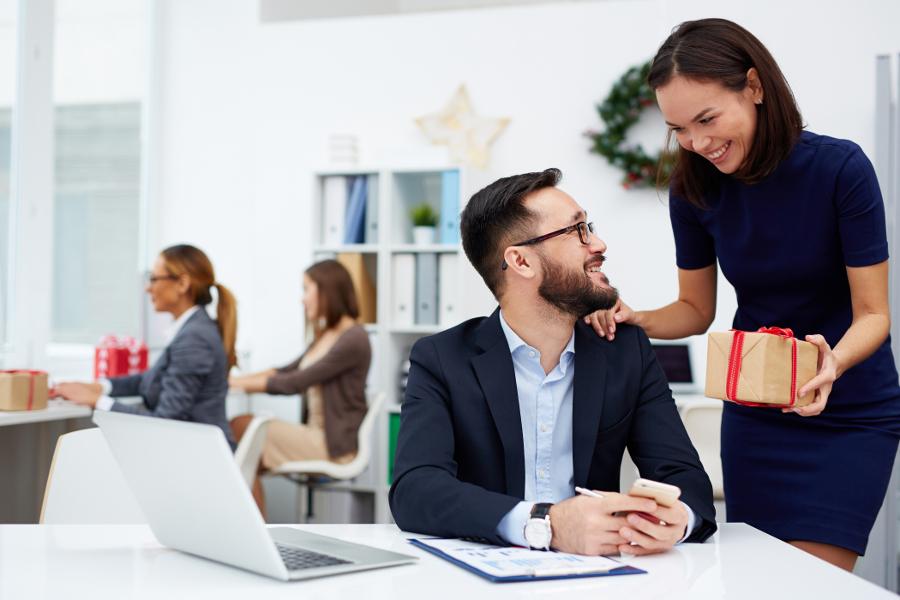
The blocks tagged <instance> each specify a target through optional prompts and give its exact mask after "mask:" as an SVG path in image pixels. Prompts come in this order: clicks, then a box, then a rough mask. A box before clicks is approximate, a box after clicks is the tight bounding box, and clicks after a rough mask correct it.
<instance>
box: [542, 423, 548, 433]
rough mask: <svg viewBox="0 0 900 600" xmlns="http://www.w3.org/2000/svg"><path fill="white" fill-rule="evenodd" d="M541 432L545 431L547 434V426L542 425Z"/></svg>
mask: <svg viewBox="0 0 900 600" xmlns="http://www.w3.org/2000/svg"><path fill="white" fill-rule="evenodd" d="M541 431H543V432H545V433H546V431H547V425H545V424H543V423H542V424H541Z"/></svg>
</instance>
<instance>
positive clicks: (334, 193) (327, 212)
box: [322, 175, 347, 246]
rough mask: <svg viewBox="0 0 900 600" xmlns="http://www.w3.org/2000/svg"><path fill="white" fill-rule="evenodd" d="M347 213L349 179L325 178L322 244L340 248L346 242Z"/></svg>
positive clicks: (333, 176)
mask: <svg viewBox="0 0 900 600" xmlns="http://www.w3.org/2000/svg"><path fill="white" fill-rule="evenodd" d="M346 211H347V178H346V177H343V176H340V175H332V176H329V177H325V178H324V180H323V182H322V244H324V245H326V246H339V245H340V244H341V243H342V242H343V241H344V215H345V214H346Z"/></svg>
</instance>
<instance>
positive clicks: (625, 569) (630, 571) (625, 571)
mask: <svg viewBox="0 0 900 600" xmlns="http://www.w3.org/2000/svg"><path fill="white" fill-rule="evenodd" d="M408 541H409V543H410V544H412V545H414V546H416V547H417V548H421V549H422V550H425V551H427V552H430V553H431V554H434V555H435V556H439V557H441V558H443V559H444V560H446V561H448V562H451V563H453V564H454V565H456V566H457V567H462V568H463V569H465V570H466V571H469V572H471V573H475V574H476V575H478V576H480V577H484V578H485V579H487V580H488V581H492V582H494V583H513V582H516V581H547V580H550V579H581V578H584V577H612V576H615V575H640V574H646V573H647V571H644V570H643V569H638V568H637V567H632V566H629V565H624V564H623V565H622V566H621V567H618V568H616V569H612V570H609V571H592V572H588V573H585V572H581V573H571V574H558V575H556V574H555V575H510V576H508V577H502V576H497V575H493V574H491V573H486V572H484V571H482V570H481V569H478V568H476V567H474V566H472V565H470V564H468V563H466V562H463V561H461V560H458V559H456V558H454V557H452V556H450V555H449V554H446V553H444V552H441V551H440V550H439V549H437V548H434V547H432V546H429V545H427V544H423V543H422V542H421V541H420V540H416V539H410V540H408Z"/></svg>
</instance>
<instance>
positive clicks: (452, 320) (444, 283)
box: [438, 253, 459, 326]
mask: <svg viewBox="0 0 900 600" xmlns="http://www.w3.org/2000/svg"><path fill="white" fill-rule="evenodd" d="M458 264H459V255H458V254H455V253H445V254H441V255H440V256H439V257H438V323H440V324H441V325H442V326H450V325H455V324H456V323H457V322H458V321H459V316H458V315H459V309H458V308H457V306H456V304H457V301H458V297H457V291H458V290H459V285H458V284H459V281H458V279H459V277H458V276H459V271H458V267H457V265H458Z"/></svg>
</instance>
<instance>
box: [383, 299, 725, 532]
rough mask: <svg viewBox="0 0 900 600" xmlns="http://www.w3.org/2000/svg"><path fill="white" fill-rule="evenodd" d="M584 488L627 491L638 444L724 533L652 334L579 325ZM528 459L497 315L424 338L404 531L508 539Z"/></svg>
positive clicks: (396, 500)
mask: <svg viewBox="0 0 900 600" xmlns="http://www.w3.org/2000/svg"><path fill="white" fill-rule="evenodd" d="M572 427H573V428H574V431H573V436H572V437H573V439H572V459H573V462H574V478H575V485H577V486H582V487H585V488H588V489H596V490H607V491H617V490H618V489H619V469H620V465H621V463H622V455H623V453H624V451H625V448H626V447H627V448H628V451H629V453H630V454H631V457H632V459H633V460H634V462H635V464H636V465H637V467H638V469H639V470H640V472H641V475H642V476H643V477H646V478H649V479H653V480H656V481H662V482H665V483H671V484H673V485H677V486H678V487H680V488H681V492H682V493H681V500H683V501H684V502H685V503H686V504H687V505H688V506H690V507H691V509H693V511H694V514H695V515H696V517H697V527H696V529H695V530H694V532H693V534H691V536H690V538H689V539H688V541H694V542H702V541H704V540H705V539H706V538H708V537H709V536H710V535H712V534H713V532H715V530H716V525H715V516H714V515H715V510H714V508H713V501H712V486H711V485H710V482H709V477H707V475H706V473H705V472H704V471H703V467H702V466H701V464H700V459H699V457H698V456H697V452H696V450H694V447H693V445H692V444H691V441H690V439H689V438H688V436H687V433H686V432H685V430H684V425H683V424H682V422H681V419H680V418H679V416H678V412H677V410H676V408H675V402H674V401H673V400H672V393H671V391H670V390H669V386H668V383H667V381H666V378H665V375H664V374H663V371H662V368H661V367H660V365H659V363H658V362H657V360H656V356H655V354H654V352H653V349H652V348H651V347H650V341H649V340H648V339H647V336H646V334H645V333H644V331H643V329H641V328H639V327H633V326H630V325H619V326H618V327H617V329H616V337H615V340H613V341H612V342H609V341H607V340H606V339H603V338H600V337H599V336H597V335H596V334H595V333H594V331H593V330H592V329H591V328H590V327H589V326H587V325H585V324H584V323H582V322H579V323H578V324H577V325H576V327H575V381H574V388H573V405H572ZM524 461H525V455H524V450H523V448H522V424H521V420H520V416H519V398H518V393H517V391H516V376H515V371H514V368H513V362H512V355H511V354H510V352H509V345H508V344H507V341H506V336H505V335H504V334H503V330H502V329H501V326H500V315H499V309H498V310H497V311H494V313H493V314H492V315H491V316H490V317H487V318H479V319H472V320H470V321H466V322H464V323H462V324H460V325H458V326H456V327H454V328H452V329H449V330H447V331H444V332H441V333H439V334H437V335H433V336H430V337H426V338H423V339H421V340H419V341H418V342H416V344H415V345H414V346H413V348H412V351H411V352H410V371H409V380H408V382H407V387H406V398H405V400H404V402H403V406H402V411H401V421H400V434H399V439H398V442H397V455H396V463H395V467H394V483H393V485H392V486H391V491H390V503H391V511H392V512H393V515H394V520H395V521H396V522H397V525H399V526H400V527H401V528H402V529H405V530H407V531H417V532H421V533H427V534H431V535H439V536H447V537H478V538H484V539H486V540H489V541H491V542H493V543H498V544H502V543H505V542H504V540H502V539H501V538H500V537H499V536H498V535H497V526H498V524H499V523H500V520H501V519H502V518H503V517H504V516H505V515H506V513H508V512H509V511H510V510H511V509H512V508H513V507H514V506H515V505H516V504H517V503H518V502H520V501H521V500H522V499H523V496H524V490H525V462H524Z"/></svg>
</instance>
